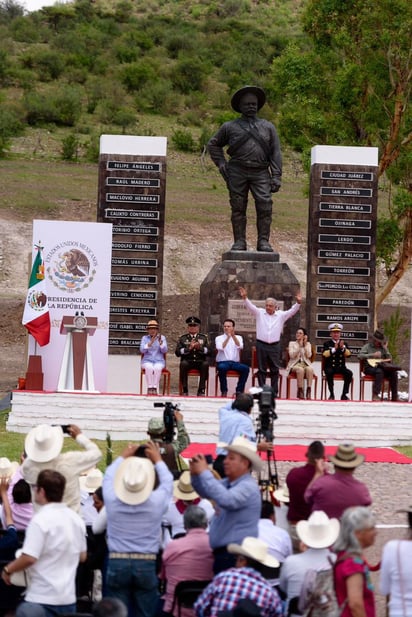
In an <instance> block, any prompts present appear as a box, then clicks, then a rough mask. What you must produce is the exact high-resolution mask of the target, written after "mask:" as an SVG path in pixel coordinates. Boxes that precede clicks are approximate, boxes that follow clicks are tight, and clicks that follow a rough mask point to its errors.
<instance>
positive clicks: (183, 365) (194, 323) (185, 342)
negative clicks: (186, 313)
mask: <svg viewBox="0 0 412 617" xmlns="http://www.w3.org/2000/svg"><path fill="white" fill-rule="evenodd" d="M186 323H187V330H188V331H187V333H186V334H183V335H182V336H181V337H180V338H179V340H178V342H177V345H176V350H175V354H176V356H177V357H178V358H180V382H181V384H182V389H183V395H184V396H187V395H188V393H189V391H188V387H187V374H188V371H189V370H190V369H197V370H198V371H200V378H199V387H198V390H197V396H205V388H206V380H207V378H208V374H209V363H208V361H207V354H208V352H209V341H208V338H207V335H206V334H202V333H201V332H199V330H200V319H199V318H198V317H194V316H191V317H188V318H187V319H186Z"/></svg>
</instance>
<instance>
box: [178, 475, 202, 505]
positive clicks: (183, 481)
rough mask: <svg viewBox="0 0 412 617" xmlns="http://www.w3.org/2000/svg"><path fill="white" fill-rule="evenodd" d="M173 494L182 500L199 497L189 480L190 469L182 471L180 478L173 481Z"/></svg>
mask: <svg viewBox="0 0 412 617" xmlns="http://www.w3.org/2000/svg"><path fill="white" fill-rule="evenodd" d="M173 495H174V497H176V499H183V501H193V500H194V499H197V498H198V497H199V495H198V494H197V493H196V491H195V490H194V489H193V486H192V484H191V482H190V471H187V470H186V471H183V472H182V474H181V475H180V478H179V479H178V480H176V481H175V482H173Z"/></svg>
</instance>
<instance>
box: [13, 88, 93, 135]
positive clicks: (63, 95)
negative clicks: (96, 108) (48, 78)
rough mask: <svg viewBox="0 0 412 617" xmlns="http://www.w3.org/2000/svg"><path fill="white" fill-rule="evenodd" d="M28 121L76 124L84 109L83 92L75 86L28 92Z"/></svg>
mask: <svg viewBox="0 0 412 617" xmlns="http://www.w3.org/2000/svg"><path fill="white" fill-rule="evenodd" d="M24 104H25V108H26V114H27V122H28V123H29V124H30V125H32V126H36V125H43V124H47V123H49V122H52V123H55V124H58V125H61V126H74V124H75V123H76V121H77V120H78V118H79V117H80V114H81V111H82V104H81V93H80V91H79V89H78V88H75V87H74V86H66V87H64V88H61V87H60V88H57V87H56V88H53V89H50V90H49V91H48V92H44V93H39V92H28V93H27V94H26V95H25V97H24Z"/></svg>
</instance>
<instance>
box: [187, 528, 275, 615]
mask: <svg viewBox="0 0 412 617" xmlns="http://www.w3.org/2000/svg"><path fill="white" fill-rule="evenodd" d="M227 548H228V551H229V553H230V554H232V555H234V557H235V558H236V562H235V563H236V567H235V568H230V569H229V570H225V571H224V572H220V573H219V574H217V575H216V576H215V577H214V579H213V581H212V582H211V583H210V584H209V585H208V586H207V587H206V589H205V590H204V591H203V592H202V594H201V595H200V596H199V598H198V599H197V600H196V602H195V604H194V606H193V608H194V610H195V613H196V615H197V617H206V616H207V617H218V615H220V614H221V612H222V611H230V610H232V609H234V608H235V606H237V604H238V602H239V600H243V599H246V598H247V599H249V600H252V602H255V603H256V604H257V606H258V607H259V608H260V610H261V615H262V617H278V616H279V617H280V616H281V615H283V606H282V602H281V600H280V598H279V595H278V593H277V591H276V590H275V589H274V588H273V587H271V586H270V584H269V583H268V581H267V580H266V578H265V576H266V575H267V574H269V572H270V571H272V572H273V571H275V569H277V568H278V567H279V561H278V560H277V559H276V558H275V557H272V556H271V555H270V554H269V552H268V546H267V544H266V543H265V542H263V541H262V540H259V539H258V538H256V537H250V536H247V537H245V538H244V539H243V540H242V543H241V544H235V543H231V544H229V546H228V547H227ZM269 576H270V574H269Z"/></svg>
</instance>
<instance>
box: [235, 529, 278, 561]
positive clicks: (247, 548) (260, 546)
mask: <svg viewBox="0 0 412 617" xmlns="http://www.w3.org/2000/svg"><path fill="white" fill-rule="evenodd" d="M227 550H228V552H229V553H233V554H234V555H243V556H244V557H249V558H250V559H254V560H255V561H258V562H259V563H261V564H262V565H264V566H267V567H268V568H278V567H279V561H278V560H277V559H276V558H275V557H272V555H269V554H268V545H267V544H266V542H263V540H260V539H259V538H252V537H250V536H248V537H246V538H244V539H243V540H242V544H228V545H227Z"/></svg>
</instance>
